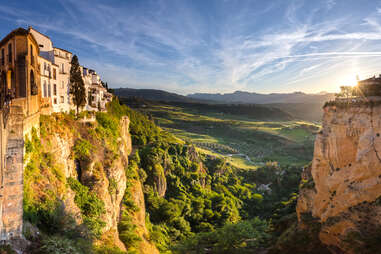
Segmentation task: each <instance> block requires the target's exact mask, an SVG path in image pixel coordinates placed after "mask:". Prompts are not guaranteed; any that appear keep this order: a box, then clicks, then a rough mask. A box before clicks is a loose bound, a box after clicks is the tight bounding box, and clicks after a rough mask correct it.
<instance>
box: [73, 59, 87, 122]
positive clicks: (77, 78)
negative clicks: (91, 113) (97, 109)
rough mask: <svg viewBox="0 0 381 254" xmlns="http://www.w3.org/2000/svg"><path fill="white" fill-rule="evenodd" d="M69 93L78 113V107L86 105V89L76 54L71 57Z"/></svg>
mask: <svg viewBox="0 0 381 254" xmlns="http://www.w3.org/2000/svg"><path fill="white" fill-rule="evenodd" d="M70 94H71V95H72V98H73V103H74V104H75V106H76V107H77V115H78V113H79V108H80V107H83V106H85V105H86V89H85V84H84V82H83V79H82V75H81V67H80V65H79V62H78V57H77V56H76V55H74V56H73V58H72V59H71V69H70Z"/></svg>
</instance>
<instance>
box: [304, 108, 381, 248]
mask: <svg viewBox="0 0 381 254" xmlns="http://www.w3.org/2000/svg"><path fill="white" fill-rule="evenodd" d="M324 110H325V112H324V117H323V126H322V130H321V131H320V132H319V134H317V137H316V140H315V150H314V158H313V161H312V166H311V167H310V168H307V169H305V171H304V173H303V182H302V187H301V189H300V196H299V199H298V204H297V214H298V221H299V228H306V227H308V225H309V223H308V221H307V220H306V219H305V218H307V217H308V218H313V219H314V220H316V221H317V222H318V223H320V226H319V227H320V228H319V232H318V237H319V239H320V241H321V242H322V243H323V244H325V245H326V246H327V247H328V248H329V250H330V251H331V252H332V253H378V249H379V248H380V247H381V244H380V243H379V241H377V239H379V238H380V236H381V234H380V232H381V198H380V197H381V105H379V103H377V102H373V101H368V102H364V103H358V104H356V105H354V104H341V105H330V106H326V107H325V108H324Z"/></svg>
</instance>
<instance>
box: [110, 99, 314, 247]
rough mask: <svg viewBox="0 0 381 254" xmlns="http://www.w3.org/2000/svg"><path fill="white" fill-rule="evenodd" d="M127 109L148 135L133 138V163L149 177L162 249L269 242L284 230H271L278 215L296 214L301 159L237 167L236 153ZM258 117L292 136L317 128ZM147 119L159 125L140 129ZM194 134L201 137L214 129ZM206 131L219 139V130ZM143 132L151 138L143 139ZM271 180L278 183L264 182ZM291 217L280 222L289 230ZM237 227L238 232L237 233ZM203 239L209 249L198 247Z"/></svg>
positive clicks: (151, 211) (154, 231)
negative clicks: (197, 143) (200, 143)
mask: <svg viewBox="0 0 381 254" xmlns="http://www.w3.org/2000/svg"><path fill="white" fill-rule="evenodd" d="M112 104H113V103H112ZM111 106H112V105H111ZM126 113H127V114H129V117H130V120H131V126H130V131H131V133H140V138H139V139H134V140H133V144H134V145H136V146H138V147H139V149H137V150H136V151H135V154H134V155H133V156H131V158H130V165H131V167H133V168H134V169H135V170H134V172H139V173H138V175H139V179H140V180H141V181H142V183H143V184H144V192H145V201H146V210H147V214H148V217H147V220H148V219H149V221H147V227H148V228H149V230H150V234H151V239H152V240H153V241H154V242H155V243H156V246H157V247H158V248H159V250H160V251H161V252H162V253H171V252H178V253H185V252H189V253H202V251H203V250H202V248H208V249H211V251H212V253H235V252H237V251H239V252H245V251H253V250H255V249H260V248H264V247H266V246H268V244H269V243H270V238H271V235H273V234H275V235H276V234H278V233H277V232H272V231H271V228H272V227H271V226H270V223H269V222H270V221H271V220H275V221H282V220H284V217H287V216H288V217H290V219H289V220H292V221H295V218H296V216H295V213H294V211H295V204H296V198H297V194H295V192H297V190H298V186H299V180H300V168H299V167H296V166H280V165H278V164H277V163H267V164H263V165H255V166H254V164H252V165H251V167H236V166H235V165H236V164H237V163H236V164H234V163H231V162H229V161H228V159H229V158H231V157H224V156H221V155H220V154H217V153H216V152H210V151H206V150H204V149H198V148H196V147H194V146H193V145H192V144H190V143H184V142H178V140H177V139H176V138H174V137H173V136H172V135H171V134H169V133H167V132H165V130H160V129H159V128H158V127H156V126H155V125H154V123H153V122H152V120H150V118H149V117H147V116H145V115H143V114H141V113H138V112H136V111H135V112H134V114H131V113H130V111H129V110H126ZM170 113H172V111H170ZM175 114H176V115H178V116H179V117H185V118H186V119H187V121H188V120H189V121H197V118H199V120H198V122H202V121H204V120H205V121H206V122H207V123H209V120H207V119H209V117H206V116H194V115H189V116H188V113H182V112H175ZM172 120H173V119H171V121H172ZM213 121H216V122H223V121H224V120H221V119H213ZM133 123H139V124H133ZM256 124H257V125H260V126H261V127H262V128H269V129H272V130H271V131H278V133H279V135H284V136H288V138H289V139H290V140H291V139H294V140H298V138H299V136H300V135H304V134H305V132H304V130H305V129H307V130H309V128H311V129H314V128H315V127H314V126H312V127H310V125H308V124H306V125H307V126H303V127H301V128H302V129H303V130H298V131H297V132H295V133H294V132H292V128H291V126H292V125H293V124H296V125H298V126H302V125H301V124H298V123H286V124H287V128H283V129H279V130H274V129H275V127H274V126H276V127H277V126H279V124H281V123H268V122H261V123H260V124H259V123H256ZM145 125H147V126H149V129H150V130H152V133H150V132H149V131H147V130H146V131H145V132H142V131H140V130H141V129H142V128H144V126H145ZM195 126H196V127H195V128H198V127H197V124H196V125H195ZM221 128H222V127H221ZM246 128H247V127H246ZM179 132H180V130H178V131H177V133H176V135H178V134H179ZM269 132H270V130H269ZM281 132H282V133H281ZM143 133H144V134H143ZM306 133H308V131H306ZM142 135H143V136H142ZM144 135H146V136H144ZM190 135H193V137H195V138H199V139H202V138H205V137H206V135H203V134H194V133H193V134H190ZM178 136H180V135H178ZM206 138H208V141H212V140H215V139H214V138H213V137H211V136H207V137H206ZM142 140H146V141H148V140H149V141H148V142H145V143H142V142H141V141H142ZM188 141H189V142H190V141H191V140H189V139H188ZM221 147H222V146H221ZM241 160H242V157H241ZM241 164H242V162H241ZM238 165H239V164H238ZM252 169H257V170H252ZM135 177H136V176H135ZM269 183H270V186H271V187H270V191H267V190H263V189H261V188H259V186H260V185H262V184H269ZM252 218H255V219H254V220H253V219H252ZM286 220H288V219H286ZM287 223H288V222H284V223H283V224H284V225H283V227H282V228H277V230H283V229H284V227H286V226H285V225H286V224H287ZM233 232H234V234H235V235H234V236H235V237H232V236H231V234H233ZM228 235H229V237H227V236H228ZM254 238H255V239H254ZM198 246H199V248H201V249H197V248H198Z"/></svg>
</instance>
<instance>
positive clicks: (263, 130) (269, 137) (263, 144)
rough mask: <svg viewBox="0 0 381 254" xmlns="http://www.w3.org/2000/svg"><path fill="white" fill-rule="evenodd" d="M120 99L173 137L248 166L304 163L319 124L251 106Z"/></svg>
mask: <svg viewBox="0 0 381 254" xmlns="http://www.w3.org/2000/svg"><path fill="white" fill-rule="evenodd" d="M121 102H123V103H125V104H127V105H130V106H132V107H134V108H135V109H137V110H139V111H141V112H144V113H145V114H147V115H149V116H150V117H152V118H153V119H154V120H155V122H156V123H157V124H158V125H159V126H160V127H162V128H165V129H166V130H168V131H169V132H171V133H172V134H174V135H176V136H177V137H179V138H181V139H184V140H186V141H189V142H192V143H194V144H196V145H197V146H198V147H200V148H203V149H206V150H208V151H212V152H217V154H221V155H223V156H228V157H227V159H228V160H229V161H230V163H233V164H237V163H238V164H239V165H241V167H249V168H253V167H255V166H254V165H256V164H257V163H259V164H262V163H265V162H267V161H277V162H280V163H282V164H295V163H296V164H299V165H304V164H306V163H308V162H309V161H310V160H311V158H312V148H313V139H314V133H315V132H316V131H317V130H318V128H319V126H318V125H316V124H313V123H310V122H304V121H294V120H292V118H290V117H289V115H288V114H284V113H283V112H282V111H280V110H277V109H274V110H273V111H271V110H269V108H267V107H262V106H257V105H224V104H221V105H205V104H193V103H152V102H148V101H144V100H131V99H121ZM252 109H261V110H262V109H263V111H264V112H265V113H264V114H262V113H261V112H260V111H259V112H258V111H257V110H252ZM222 110H225V112H227V113H222V112H221V111H222ZM279 116H281V117H279ZM285 116H286V117H285ZM246 156H247V157H246Z"/></svg>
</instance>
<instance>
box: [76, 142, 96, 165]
mask: <svg viewBox="0 0 381 254" xmlns="http://www.w3.org/2000/svg"><path fill="white" fill-rule="evenodd" d="M93 149H94V147H93V145H92V144H91V143H90V142H89V141H87V140H85V139H81V138H80V139H77V140H76V142H75V145H74V148H73V150H74V156H75V158H76V159H79V160H87V159H89V157H90V155H91V153H92V151H93Z"/></svg>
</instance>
